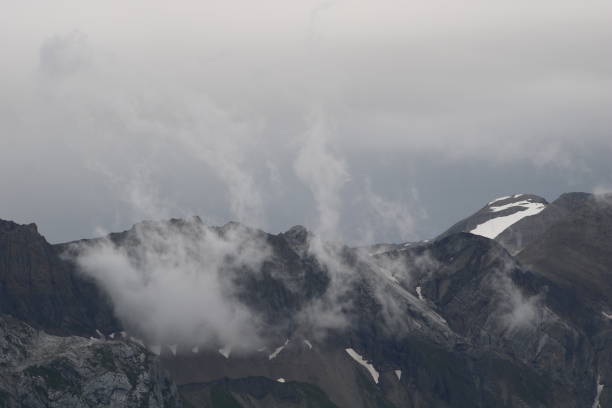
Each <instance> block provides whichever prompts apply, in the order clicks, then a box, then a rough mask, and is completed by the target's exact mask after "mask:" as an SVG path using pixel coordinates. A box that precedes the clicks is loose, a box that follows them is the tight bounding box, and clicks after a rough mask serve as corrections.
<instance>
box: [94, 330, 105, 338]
mask: <svg viewBox="0 0 612 408" xmlns="http://www.w3.org/2000/svg"><path fill="white" fill-rule="evenodd" d="M96 334H97V335H98V338H100V339H102V340H104V339H105V338H106V337H104V335H103V334H102V332H101V331H100V330H99V329H96Z"/></svg>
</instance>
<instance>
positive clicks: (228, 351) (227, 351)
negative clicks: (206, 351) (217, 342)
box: [219, 346, 232, 358]
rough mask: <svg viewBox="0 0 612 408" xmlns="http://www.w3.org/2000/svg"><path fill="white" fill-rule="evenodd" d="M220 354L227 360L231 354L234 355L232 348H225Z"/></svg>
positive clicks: (221, 349)
mask: <svg viewBox="0 0 612 408" xmlns="http://www.w3.org/2000/svg"><path fill="white" fill-rule="evenodd" d="M219 353H220V354H221V355H222V356H223V357H225V358H229V357H230V354H232V347H231V346H225V347H223V348H220V349H219Z"/></svg>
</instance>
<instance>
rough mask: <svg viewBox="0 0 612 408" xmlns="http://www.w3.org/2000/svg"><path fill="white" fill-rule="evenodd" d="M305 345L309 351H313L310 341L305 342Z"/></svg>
mask: <svg viewBox="0 0 612 408" xmlns="http://www.w3.org/2000/svg"><path fill="white" fill-rule="evenodd" d="M304 344H305V345H306V347H308V349H309V350H312V344H311V343H310V342H309V341H308V340H304Z"/></svg>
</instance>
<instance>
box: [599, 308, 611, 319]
mask: <svg viewBox="0 0 612 408" xmlns="http://www.w3.org/2000/svg"><path fill="white" fill-rule="evenodd" d="M601 314H602V315H603V317H605V318H606V319H610V320H612V314H608V313H606V312H604V311H603V310H602V311H601Z"/></svg>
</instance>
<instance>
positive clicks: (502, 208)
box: [470, 194, 546, 239]
mask: <svg viewBox="0 0 612 408" xmlns="http://www.w3.org/2000/svg"><path fill="white" fill-rule="evenodd" d="M545 208H546V203H545V202H543V201H542V200H540V199H538V198H536V197H535V196H529V195H526V194H515V195H513V196H506V197H500V198H497V199H495V200H493V201H491V202H489V203H488V205H487V206H486V207H485V208H484V209H483V210H484V211H485V212H486V213H488V214H491V213H499V215H496V214H491V215H492V217H490V218H489V217H488V219H487V220H486V221H484V222H482V223H480V224H478V225H477V226H476V227H475V228H473V229H472V230H471V231H470V233H472V234H475V235H482V236H483V237H487V238H491V239H493V238H495V237H497V236H498V235H499V234H501V233H502V232H503V231H504V230H506V229H507V228H508V227H510V226H511V225H512V224H514V223H516V222H518V221H520V220H522V219H523V218H525V217H529V216H532V215H536V214H538V213H540V212H541V211H542V210H544V209H545Z"/></svg>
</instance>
